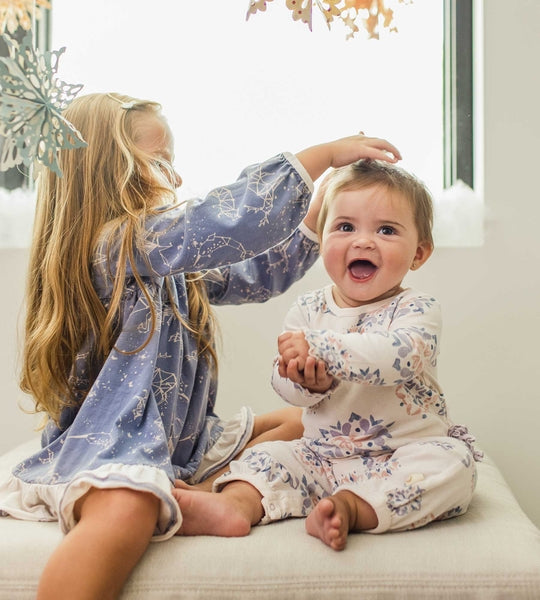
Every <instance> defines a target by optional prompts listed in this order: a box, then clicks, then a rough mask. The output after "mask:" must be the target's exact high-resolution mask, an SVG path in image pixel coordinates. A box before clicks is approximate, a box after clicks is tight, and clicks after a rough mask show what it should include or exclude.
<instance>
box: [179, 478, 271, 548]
mask: <svg viewBox="0 0 540 600" xmlns="http://www.w3.org/2000/svg"><path fill="white" fill-rule="evenodd" d="M229 488H230V489H229ZM172 494H173V496H174V497H175V498H176V501H177V502H178V505H179V506H180V511H181V512H182V517H183V521H182V526H181V527H180V529H179V531H178V535H217V536H221V537H241V536H244V535H248V533H249V532H250V530H251V526H252V525H254V524H255V523H258V522H259V521H260V520H261V518H262V515H263V508H262V505H261V495H260V494H259V492H258V491H257V490H256V489H255V488H254V487H252V486H251V485H250V484H248V483H244V482H234V483H231V484H229V485H228V486H226V487H225V488H224V491H223V492H220V493H218V494H215V493H212V492H201V491H199V490H190V489H186V488H174V489H173V490H172Z"/></svg>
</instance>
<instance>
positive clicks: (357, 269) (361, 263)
mask: <svg viewBox="0 0 540 600" xmlns="http://www.w3.org/2000/svg"><path fill="white" fill-rule="evenodd" d="M376 270H377V267H376V266H375V265H374V264H373V263H372V262H371V261H369V260H355V261H353V262H352V263H351V264H350V265H349V271H350V273H351V275H352V276H353V277H354V279H360V280H363V279H369V278H370V277H371V276H372V275H373V274H374V273H375V271H376Z"/></svg>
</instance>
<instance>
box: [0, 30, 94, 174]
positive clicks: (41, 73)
mask: <svg viewBox="0 0 540 600" xmlns="http://www.w3.org/2000/svg"><path fill="white" fill-rule="evenodd" d="M3 39H4V40H5V42H6V44H7V45H8V48H9V54H10V56H9V58H6V57H0V135H2V136H4V138H5V139H4V141H3V142H4V143H3V147H2V152H1V154H0V171H5V170H7V169H10V168H11V167H15V166H17V165H20V164H25V165H27V166H29V165H30V164H31V163H32V161H33V160H37V161H39V162H41V163H42V164H44V165H45V166H47V167H49V168H50V169H51V170H52V171H54V172H55V173H56V174H57V175H59V176H60V177H61V176H62V172H61V170H60V167H59V165H58V151H59V150H60V149H63V148H81V147H84V146H86V145H87V144H86V142H85V141H84V140H83V138H82V136H81V134H80V133H79V132H78V131H77V130H76V129H75V128H74V127H73V125H71V123H69V122H68V121H67V120H66V119H65V118H64V117H63V116H62V111H63V110H64V109H65V108H66V107H67V106H68V105H69V103H70V102H71V101H72V100H73V98H74V97H75V96H76V95H77V94H78V93H79V92H80V91H81V89H82V87H83V86H82V85H80V84H78V85H71V84H68V83H64V82H63V81H60V80H59V79H57V77H56V71H57V68H58V61H59V58H60V56H61V55H62V54H63V53H64V51H65V48H61V49H60V50H56V51H51V52H41V51H39V50H37V49H35V48H34V47H33V45H32V37H31V34H30V33H28V34H27V35H26V36H25V37H24V39H23V40H22V41H21V43H20V44H18V43H17V41H16V40H14V39H12V38H10V37H8V36H3Z"/></svg>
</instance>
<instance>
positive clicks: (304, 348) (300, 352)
mask: <svg viewBox="0 0 540 600" xmlns="http://www.w3.org/2000/svg"><path fill="white" fill-rule="evenodd" d="M278 352H279V355H280V357H281V358H282V359H283V362H284V363H285V366H287V365H288V364H289V362H290V361H291V360H295V361H296V363H295V364H296V368H297V369H298V370H299V371H303V370H304V365H305V363H306V359H307V357H308V354H309V344H308V343H307V342H306V336H305V335H304V332H303V331H285V332H284V333H282V334H281V335H280V336H279V337H278Z"/></svg>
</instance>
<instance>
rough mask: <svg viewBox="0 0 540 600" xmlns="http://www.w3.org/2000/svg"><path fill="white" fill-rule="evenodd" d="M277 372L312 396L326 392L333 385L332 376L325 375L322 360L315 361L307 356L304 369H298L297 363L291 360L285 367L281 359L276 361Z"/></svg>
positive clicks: (324, 366)
mask: <svg viewBox="0 0 540 600" xmlns="http://www.w3.org/2000/svg"><path fill="white" fill-rule="evenodd" d="M278 372H279V374H280V376H281V377H284V378H286V379H290V381H292V382H293V383H298V384H299V385H301V386H302V387H304V388H306V389H307V390H308V391H309V392H311V393H313V394H322V393H324V392H326V391H328V390H329V389H330V388H331V387H332V384H333V383H334V378H333V377H332V375H330V374H329V373H327V371H326V364H325V363H324V361H322V360H317V359H316V358H314V357H313V356H308V357H307V359H306V361H305V364H304V369H303V370H299V369H298V362H297V360H296V359H294V358H293V359H292V360H290V361H289V362H288V364H287V365H285V361H284V360H283V357H282V356H280V357H279V359H278Z"/></svg>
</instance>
